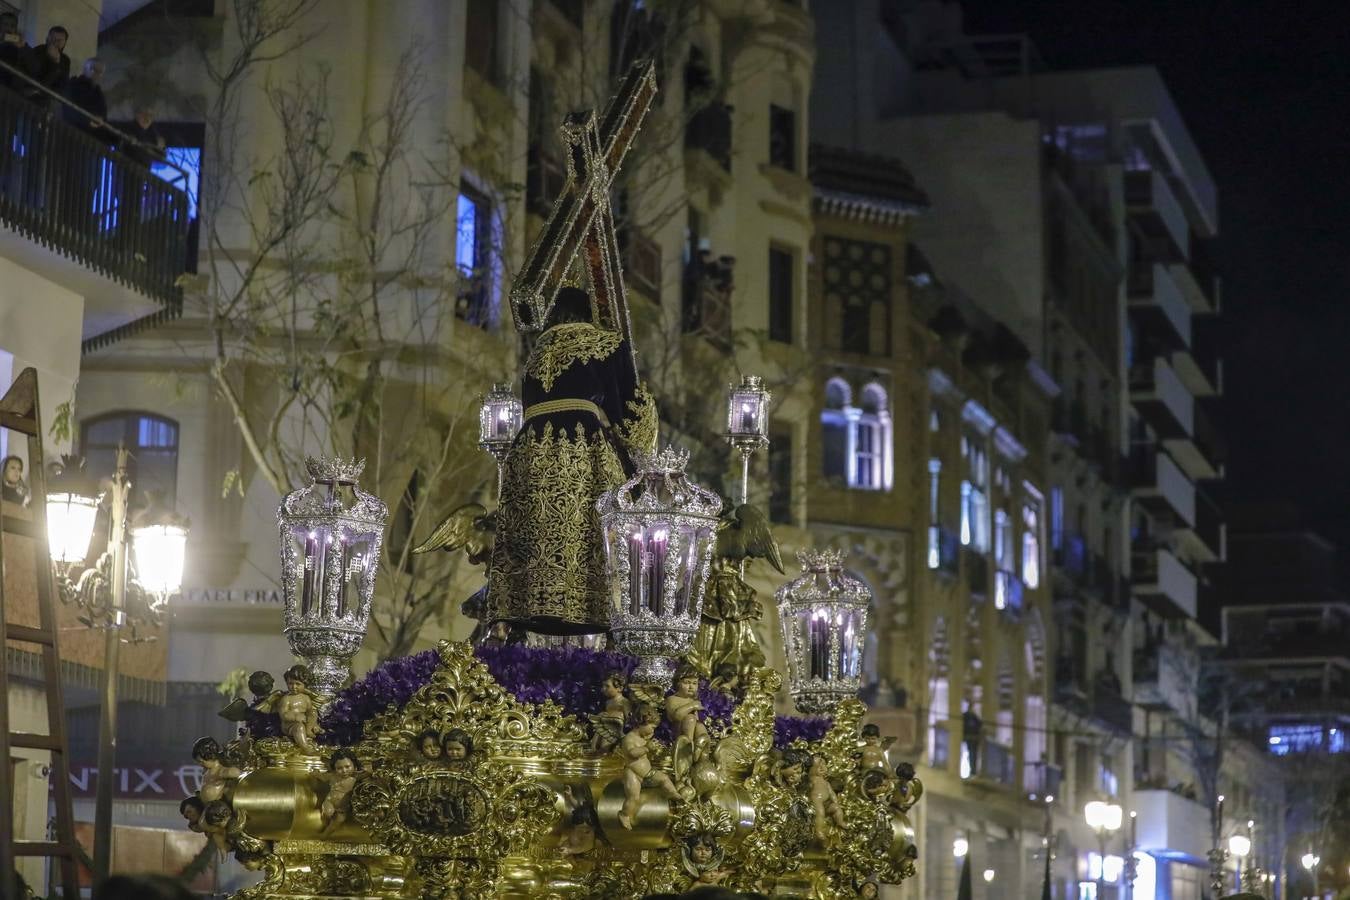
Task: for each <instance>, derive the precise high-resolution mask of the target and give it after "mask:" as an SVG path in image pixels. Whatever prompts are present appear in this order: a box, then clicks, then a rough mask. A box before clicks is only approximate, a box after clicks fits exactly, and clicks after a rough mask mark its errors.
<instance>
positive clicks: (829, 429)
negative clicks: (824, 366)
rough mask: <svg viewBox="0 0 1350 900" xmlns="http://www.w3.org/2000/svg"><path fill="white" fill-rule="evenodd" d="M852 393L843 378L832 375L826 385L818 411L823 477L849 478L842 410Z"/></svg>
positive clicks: (846, 442) (847, 428)
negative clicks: (823, 401) (821, 405)
mask: <svg viewBox="0 0 1350 900" xmlns="http://www.w3.org/2000/svg"><path fill="white" fill-rule="evenodd" d="M850 400H851V394H850V393H849V389H848V384H847V383H846V382H845V381H844V380H843V379H842V378H831V379H830V380H829V382H827V383H826V385H825V409H824V410H822V411H821V413H820V431H821V445H822V450H823V456H824V459H825V471H824V475H825V477H826V478H833V479H837V480H839V481H841V482H844V481H846V480H847V478H848V443H849V441H848V438H849V422H848V415H847V413H846V412H845V411H846V410H847V409H848V408H849V403H850Z"/></svg>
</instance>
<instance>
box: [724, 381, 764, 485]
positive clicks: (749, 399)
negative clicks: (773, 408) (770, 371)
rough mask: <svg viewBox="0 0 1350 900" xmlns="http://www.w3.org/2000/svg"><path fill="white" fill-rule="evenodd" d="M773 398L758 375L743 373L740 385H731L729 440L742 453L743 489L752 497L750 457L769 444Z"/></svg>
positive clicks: (728, 401) (729, 392) (728, 393)
mask: <svg viewBox="0 0 1350 900" xmlns="http://www.w3.org/2000/svg"><path fill="white" fill-rule="evenodd" d="M771 399H773V395H772V394H770V393H769V392H768V391H767V390H765V388H764V379H763V378H761V377H759V376H758V375H742V376H741V383H740V384H739V385H736V384H733V385H731V386H730V387H728V388H727V440H728V441H730V442H731V446H733V447H735V448H736V450H737V451H738V452H739V453H740V454H741V493H740V497H739V498H737V502H738V503H745V502H746V501H747V500H749V498H750V457H751V456H752V455H754V452H755V451H756V450H758V449H760V448H761V447H767V446H769V401H770V400H771Z"/></svg>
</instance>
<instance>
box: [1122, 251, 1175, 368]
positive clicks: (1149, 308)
mask: <svg viewBox="0 0 1350 900" xmlns="http://www.w3.org/2000/svg"><path fill="white" fill-rule="evenodd" d="M1126 294H1127V295H1128V297H1129V307H1130V314H1131V316H1132V317H1133V318H1134V320H1135V321H1136V322H1137V323H1138V325H1139V326H1140V327H1141V328H1142V329H1147V330H1148V331H1149V332H1150V333H1151V334H1152V335H1153V336H1154V337H1156V338H1157V339H1158V340H1160V341H1162V342H1163V343H1164V344H1166V345H1167V346H1168V347H1170V348H1171V349H1173V350H1183V349H1185V348H1186V347H1189V346H1190V344H1191V309H1190V306H1189V305H1187V303H1186V297H1185V294H1184V293H1183V291H1182V288H1181V285H1180V284H1178V283H1177V280H1176V278H1175V277H1173V275H1172V272H1171V269H1170V268H1169V267H1168V266H1166V265H1164V264H1163V263H1160V262H1136V263H1131V264H1130V271H1129V277H1128V278H1127V279H1126Z"/></svg>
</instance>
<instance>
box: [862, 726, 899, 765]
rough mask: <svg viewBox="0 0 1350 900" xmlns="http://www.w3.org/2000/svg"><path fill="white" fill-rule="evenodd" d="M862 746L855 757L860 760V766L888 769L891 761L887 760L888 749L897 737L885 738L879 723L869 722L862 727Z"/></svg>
mask: <svg viewBox="0 0 1350 900" xmlns="http://www.w3.org/2000/svg"><path fill="white" fill-rule="evenodd" d="M860 743H861V744H862V746H861V747H860V748H859V750H858V752H857V753H856V754H854V755H855V757H856V758H857V760H858V768H859V769H862V770H864V771H865V770H867V769H888V768H890V765H889V763H887V761H886V751H887V750H888V749H889V748H890V746H891V744H894V743H895V738H893V737H888V738H883V737H882V736H881V728H880V726H878V725H875V724H872V723H870V722H869V723H868V724H866V725H864V726H863V727H862V737H861V739H860Z"/></svg>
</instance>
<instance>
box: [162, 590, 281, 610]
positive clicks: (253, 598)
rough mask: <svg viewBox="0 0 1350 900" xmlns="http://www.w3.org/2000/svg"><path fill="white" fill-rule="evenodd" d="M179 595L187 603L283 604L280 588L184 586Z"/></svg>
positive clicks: (181, 600) (182, 601)
mask: <svg viewBox="0 0 1350 900" xmlns="http://www.w3.org/2000/svg"><path fill="white" fill-rule="evenodd" d="M179 596H180V598H181V599H180V600H179V601H178V602H181V603H187V604H203V605H205V604H213V605H214V604H230V605H234V606H280V605H281V589H280V588H183V591H182V593H181V594H180V595H179Z"/></svg>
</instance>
